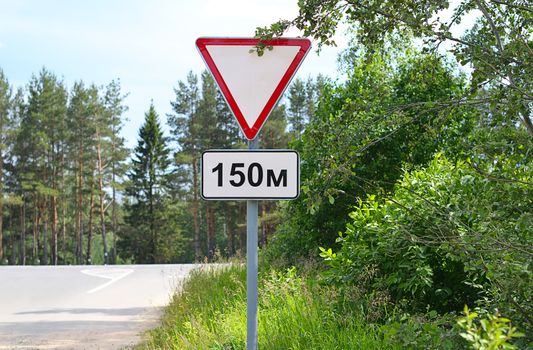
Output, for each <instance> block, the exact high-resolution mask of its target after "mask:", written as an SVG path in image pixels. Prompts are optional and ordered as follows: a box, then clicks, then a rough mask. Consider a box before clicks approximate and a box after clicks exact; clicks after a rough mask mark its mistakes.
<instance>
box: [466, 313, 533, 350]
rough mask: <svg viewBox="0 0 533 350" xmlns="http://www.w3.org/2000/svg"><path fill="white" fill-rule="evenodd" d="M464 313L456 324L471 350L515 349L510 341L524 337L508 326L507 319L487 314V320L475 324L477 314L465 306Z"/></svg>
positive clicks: (508, 321)
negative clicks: (461, 330) (462, 331)
mask: <svg viewBox="0 0 533 350" xmlns="http://www.w3.org/2000/svg"><path fill="white" fill-rule="evenodd" d="M464 313H465V316H464V317H460V318H459V319H458V321H457V323H458V324H459V326H460V327H461V328H462V329H463V330H464V333H461V336H462V337H463V338H465V339H466V340H467V341H468V343H469V344H470V346H471V347H472V349H476V350H496V349H516V346H514V345H513V344H511V343H510V341H511V340H512V339H513V338H519V337H523V336H524V334H522V333H520V332H518V331H517V330H516V328H515V327H512V326H511V325H510V322H511V321H510V320H509V319H507V318H504V317H500V316H499V315H498V314H489V315H487V318H483V319H481V320H479V322H478V323H476V322H475V320H476V319H477V318H478V314H477V312H470V310H468V307H466V306H465V308H464Z"/></svg>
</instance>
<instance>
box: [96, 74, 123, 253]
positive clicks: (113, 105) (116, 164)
mask: <svg viewBox="0 0 533 350" xmlns="http://www.w3.org/2000/svg"><path fill="white" fill-rule="evenodd" d="M126 97H127V95H123V94H122V92H121V88H120V81H118V80H117V81H112V82H111V83H109V84H108V85H107V86H106V90H105V93H104V97H103V106H104V112H103V113H104V114H103V116H104V118H103V119H104V120H103V122H104V126H107V132H108V138H109V139H108V144H107V148H108V152H107V160H106V162H107V163H106V164H105V165H104V164H101V165H102V167H103V168H107V169H108V173H107V176H108V179H107V181H108V183H109V184H110V186H111V232H112V233H113V240H112V241H113V247H112V262H113V263H116V262H117V261H116V259H117V234H118V227H119V220H118V215H119V213H118V211H119V206H118V203H117V191H118V190H122V189H123V186H122V180H123V177H124V175H125V173H126V163H125V160H126V158H127V157H128V155H129V150H128V149H127V148H126V147H125V146H124V138H123V137H121V136H120V135H119V132H120V130H121V129H122V126H123V124H122V123H123V122H122V119H121V116H122V114H123V113H124V112H126V111H127V109H128V108H127V107H126V106H124V99H125V98H126ZM102 172H103V171H101V173H102ZM101 176H102V178H103V177H104V176H105V174H102V175H101ZM99 191H100V217H101V220H103V218H102V216H103V215H104V213H103V211H104V210H103V209H104V208H102V207H103V205H102V204H103V203H102V200H103V198H102V197H103V192H104V191H103V184H101V185H100V188H99ZM102 239H103V242H104V259H105V260H106V261H105V262H106V263H107V259H106V252H107V247H106V246H105V245H106V232H105V225H104V224H103V223H102Z"/></svg>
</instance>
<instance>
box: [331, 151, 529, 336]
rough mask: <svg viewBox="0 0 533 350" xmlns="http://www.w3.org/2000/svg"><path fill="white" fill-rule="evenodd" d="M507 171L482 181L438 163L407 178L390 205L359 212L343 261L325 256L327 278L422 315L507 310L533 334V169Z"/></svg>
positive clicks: (379, 203) (470, 171)
mask: <svg viewBox="0 0 533 350" xmlns="http://www.w3.org/2000/svg"><path fill="white" fill-rule="evenodd" d="M495 164H496V163H495ZM492 168H493V169H494V168H496V166H492ZM498 168H499V172H498V174H497V176H495V174H493V176H486V174H485V175H480V172H479V171H478V170H479V169H478V170H475V168H474V167H472V166H471V165H469V163H468V162H462V161H458V162H456V163H452V162H450V161H449V160H447V159H446V158H445V157H444V156H442V155H437V156H436V158H435V159H434V160H433V161H432V162H431V163H430V164H429V166H428V167H427V168H426V169H421V170H414V171H411V172H405V173H404V176H403V178H402V179H401V181H400V182H399V183H398V184H397V185H396V187H395V189H394V193H393V194H392V195H391V196H390V197H388V198H384V199H382V200H378V198H376V197H375V196H369V197H368V199H367V200H366V201H364V202H363V201H361V202H360V203H359V205H358V207H357V208H356V210H355V211H354V212H353V213H351V214H350V218H351V222H350V223H349V224H348V225H347V228H346V231H345V233H343V234H341V235H340V237H339V239H338V242H339V243H340V244H341V245H342V247H341V248H340V249H339V251H338V252H336V253H335V252H333V251H332V250H331V249H322V253H321V256H322V257H323V258H325V260H326V261H327V263H328V264H329V266H330V267H331V270H330V271H329V272H328V278H329V279H330V280H332V281H335V282H341V283H343V284H348V285H350V284H352V285H355V284H357V285H360V286H364V287H365V288H367V289H368V290H369V291H386V292H387V293H390V295H391V297H392V300H393V301H394V302H395V304H396V305H408V306H409V308H410V309H411V310H415V311H420V312H421V311H424V310H428V308H429V309H430V310H437V311H439V312H441V313H444V312H451V311H460V310H462V309H463V306H464V305H473V304H479V305H484V306H485V307H487V308H488V307H498V308H499V310H500V311H501V312H502V314H504V315H506V316H507V317H509V318H511V319H513V320H514V321H515V323H516V324H517V326H518V327H519V328H521V329H528V328H531V314H532V311H533V307H532V304H531V302H530V301H531V291H532V290H533V284H532V281H531V265H530V262H531V253H532V252H531V239H532V237H531V233H532V230H531V227H533V189H532V186H531V178H532V176H531V162H530V163H529V164H524V163H522V164H513V162H512V161H506V162H505V163H504V162H503V161H502V162H501V163H500V164H499V165H498ZM487 171H490V169H487ZM505 175H507V177H505ZM502 178H504V179H519V180H515V181H511V180H501V179H502ZM369 271H372V273H369Z"/></svg>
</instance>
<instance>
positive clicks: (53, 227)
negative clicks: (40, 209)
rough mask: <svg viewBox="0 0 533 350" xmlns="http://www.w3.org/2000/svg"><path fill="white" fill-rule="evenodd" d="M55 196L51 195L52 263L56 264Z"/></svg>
mask: <svg viewBox="0 0 533 350" xmlns="http://www.w3.org/2000/svg"><path fill="white" fill-rule="evenodd" d="M57 220H58V218H57V196H53V197H52V264H54V265H57Z"/></svg>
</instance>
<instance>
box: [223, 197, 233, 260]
mask: <svg viewBox="0 0 533 350" xmlns="http://www.w3.org/2000/svg"><path fill="white" fill-rule="evenodd" d="M228 207H229V205H227V206H226V210H225V222H226V236H227V237H228V256H230V257H231V256H233V255H234V254H235V230H234V228H233V216H232V215H231V212H230V210H229V209H228Z"/></svg>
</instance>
